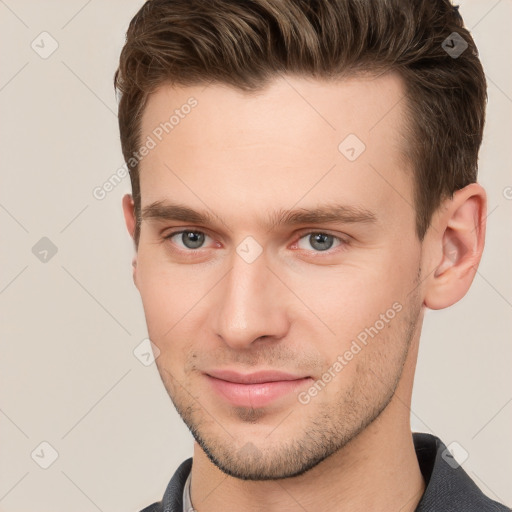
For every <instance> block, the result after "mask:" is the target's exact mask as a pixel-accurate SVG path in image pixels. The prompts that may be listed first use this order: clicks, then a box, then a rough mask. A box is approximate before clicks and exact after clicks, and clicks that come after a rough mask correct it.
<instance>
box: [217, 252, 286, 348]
mask: <svg viewBox="0 0 512 512" xmlns="http://www.w3.org/2000/svg"><path fill="white" fill-rule="evenodd" d="M212 313H213V315H214V318H213V328H214V329H215V333H216V334H217V336H219V337H220V338H221V339H222V340H223V341H224V343H226V344H227V345H229V346H230V347H231V348H233V349H239V350H243V349H245V348H249V347H250V346H251V344H252V343H253V342H255V341H256V340H259V339H261V338H265V339H267V340H278V339H280V338H282V337H284V336H285V335H286V333H287V332H288V329H289V318H288V315H287V307H286V296H285V294H284V290H283V285H282V283H280V282H279V280H278V279H276V277H275V276H274V275H273V273H272V272H271V271H270V270H269V269H268V268H267V263H266V260H265V258H264V257H263V255H262V256H260V257H259V258H258V259H257V260H256V261H253V262H252V263H247V262H246V261H244V260H243V259H242V258H240V257H239V256H238V255H236V254H235V255H234V258H233V266H232V268H231V271H230V272H229V273H228V274H227V275H226V276H225V278H224V279H223V280H222V282H221V283H219V286H218V287H216V296H215V306H214V308H213V310H212Z"/></svg>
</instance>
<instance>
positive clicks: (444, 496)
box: [141, 433, 511, 512]
mask: <svg viewBox="0 0 512 512" xmlns="http://www.w3.org/2000/svg"><path fill="white" fill-rule="evenodd" d="M413 440H414V447H415V449H416V456H417V457H418V463H419V466H420V469H421V472H422V474H423V478H424V479H425V483H426V489H425V492H424V494H423V496H422V498H421V500H420V502H419V503H418V506H417V507H416V512H506V511H509V512H510V510H511V509H510V508H508V507H505V506H504V505H501V504H499V503H498V502H496V501H493V500H491V499H490V498H488V497H487V496H485V494H483V492H482V491H481V490H480V489H479V488H478V487H477V485H476V484H475V483H474V482H473V480H471V478H470V477H469V475H468V474H467V473H466V472H465V471H464V470H463V469H462V467H460V466H459V465H458V464H457V463H456V462H455V460H454V459H453V457H452V456H451V454H450V452H449V451H448V450H447V448H446V446H445V445H444V444H443V442H442V441H441V440H440V439H439V438H438V437H435V436H433V435H431V434H420V433H414V434H413ZM191 468H192V459H191V458H190V459H187V460H186V461H185V462H183V463H182V464H181V466H180V467H179V468H178V469H177V470H176V472H175V473H174V476H173V477H172V478H171V481H170V482H169V485H168V486H167V489H166V491H165V494H164V497H163V499H162V501H159V502H157V503H153V505H150V506H149V507H146V508H145V509H144V510H142V511H141V512H183V511H184V508H183V507H184V502H183V497H184V490H185V483H186V481H187V478H188V476H189V474H190V469H191Z"/></svg>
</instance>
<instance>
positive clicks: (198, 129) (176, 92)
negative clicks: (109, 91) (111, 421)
mask: <svg viewBox="0 0 512 512" xmlns="http://www.w3.org/2000/svg"><path fill="white" fill-rule="evenodd" d="M191 96H193V97H194V98H196V99H197V102H198V104H197V106H196V107H195V108H194V109H193V110H192V111H191V112H190V114H188V115H187V116H185V117H184V119H182V120H180V123H179V124H178V125H176V126H175V127H174V129H173V130H172V131H171V132H170V133H169V134H168V135H167V136H166V137H164V138H163V139H162V141H161V142H159V143H158V144H157V145H156V147H155V148H154V149H152V150H151V151H150V152H149V154H148V155H147V156H146V157H145V158H144V159H143V160H142V161H141V163H140V171H141V172H140V181H141V197H142V210H143V211H145V212H146V214H143V220H142V224H141V234H140V240H139V244H138V247H137V250H136V256H135V258H134V261H133V277H134V282H135V284H136V286H137V288H138V290H139V292H140V294H141V298H142V302H143V307H144V312H145V316H146V322H147V326H148V332H149V336H150V338H151V340H152V342H153V343H154V344H155V345H156V346H157V347H158V349H159V351H160V355H159V356H158V357H157V359H156V363H157V367H158V370H159V372H160V375H161V378H162V381H163V383H164V385H165V388H166V389H167V391H168V393H169V396H170V397H171V399H172V401H173V403H174V404H175V406H176V408H177V410H178V412H179V413H180V414H181V416H182V418H183V419H184V421H185V422H186V424H187V425H188V427H189V428H190V429H191V431H192V432H193V434H194V437H195V439H196V442H195V443H194V458H193V461H194V462H193V466H192V482H191V498H192V503H193V505H194V507H195V509H196V510H198V511H199V512H204V511H209V512H215V511H226V510H228V511H234V510H250V511H278V510H279V511H292V510H293V511H295V510H314V509H315V508H316V507H318V504H320V503H321V506H322V509H323V510H324V511H325V512H328V511H334V510H338V511H339V510H351V511H368V510H400V511H402V512H406V511H413V510H414V509H415V508H416V505H417V503H418V501H419V499H420V497H421V495H422V493H423V492H424V489H425V483H424V481H423V478H422V475H421V472H420V470H419V466H418V462H417V458H416V455H415V451H414V445H413V442H412V435H411V429H410V423H409V417H410V402H411V394H412V386H413V378H414V370H415V365H416V359H417V353H418V343H419V338H420V331H421V325H422V321H423V315H424V311H425V308H430V309H441V308H445V307H448V306H450V305H451V304H453V303H455V302H457V301H458V300H460V299H461V298H462V297H463V296H464V295H465V293H466V292H467V290H468V289H469V287H470V285H471V282H472V280H473V277H474V275H475V273H476V269H477V266H478V263H479V261H480V258H481V253H482V250H483V245H484V236H485V212H486V195H485V192H484V190H483V189H482V187H481V186H480V185H478V184H471V185H469V186H467V187H465V188H464V189H462V190H459V191H457V192H456V193H455V194H454V196H453V198H449V199H446V200H444V201H443V203H442V205H441V207H440V208H439V209H438V210H437V211H436V212H435V214H434V217H433V219H432V224H431V227H430V228H429V230H428V232H427V234H426V236H425V238H424V240H423V241H422V242H420V241H419V239H418V237H417V235H416V231H415V211H414V208H413V206H412V205H413V204H414V201H413V179H414V174H413V169H412V165H411V164H410V163H409V162H407V160H406V159H405V158H404V157H403V154H404V149H405V147H406V144H407V137H406V135H407V133H406V129H405V126H406V123H405V121H406V119H405V113H404V105H403V103H404V102H403V101H400V99H401V98H403V96H404V86H403V83H402V81H401V79H400V78H399V77H398V76H397V75H395V74H386V75H381V76H379V77H374V76H373V77H372V76H359V77H352V78H345V79H343V80H338V82H325V81H318V80H313V79H306V78H299V77H289V76H287V77H284V76H281V77H278V78H276V79H275V80H274V81H273V82H272V83H270V84H269V85H268V86H267V87H266V88H265V89H264V90H262V91H260V92H259V93H258V94H246V93H243V92H241V91H238V90H235V89H232V88H229V87H227V86H221V85H218V84H213V85H209V86H207V87H205V86H187V87H171V86H168V85H166V86H163V87H161V88H160V89H158V90H157V91H156V92H154V93H153V94H152V95H151V96H150V99H149V101H148V104H147V107H146V110H145V112H144V115H143V119H142V136H141V140H145V139H146V137H147V136H148V135H151V133H152V130H154V128H155V127H156V126H158V125H159V123H161V122H163V121H164V120H166V119H168V118H169V115H170V113H172V112H173V111H174V110H175V109H176V108H180V106H181V105H183V104H184V103H186V102H187V99H188V98H190V97H191ZM350 133H352V134H356V135H357V137H358V138H359V139H360V140H362V141H363V142H364V144H365V145H366V149H365V151H364V152H363V153H362V154H361V155H360V156H359V157H358V158H357V159H356V160H355V161H349V160H348V159H347V158H345V156H344V155H343V154H342V153H341V152H340V151H339V150H338V145H339V144H340V142H341V141H342V140H343V139H344V138H345V137H346V136H347V135H348V134H350ZM159 201H160V202H169V203H175V204H179V205H181V206H186V207H188V208H191V209H193V210H196V211H201V212H206V213H209V214H210V216H211V217H212V219H211V221H209V222H207V223H202V222H201V223H198V222H194V221H191V220H187V219H184V220H176V219H171V218H162V217H158V216H156V217H155V215H150V212H153V213H154V212H155V209H154V208H153V209H150V208H149V207H150V206H151V205H154V204H155V203H156V202H159ZM333 204H342V205H345V206H349V207H351V208H353V209H354V208H359V209H364V210H367V211H370V212H372V214H373V216H374V220H373V221H371V222H370V221H366V222H350V219H344V220H335V221H333V220H330V221H328V222H327V221H324V220H322V219H321V218H318V217H317V218H316V222H313V220H315V219H310V221H308V222H306V223H301V224H298V225H289V224H286V223H283V224H277V225H276V223H275V222H274V223H271V222H270V219H274V220H276V218H277V214H276V212H279V211H288V210H296V209H304V210H310V209H313V208H318V207H325V206H326V205H333ZM123 209H124V215H125V219H126V225H127V228H128V231H129V233H130V234H131V235H132V236H133V233H134V227H135V217H134V211H133V201H132V198H131V196H129V195H127V196H125V197H124V199H123ZM159 213H162V211H160V212H159ZM352 220H354V219H352ZM180 229H181V230H184V229H188V230H191V231H196V232H197V231H200V232H202V233H204V234H205V235H207V236H205V237H204V243H203V245H202V246H201V247H200V248H196V249H194V248H192V249H190V248H187V246H185V245H184V243H183V239H182V236H181V235H180V234H178V235H175V236H173V237H172V238H168V239H166V238H165V237H166V236H168V235H170V234H172V233H175V232H178V231H179V230H180ZM311 233H326V234H327V235H333V236H334V238H329V237H327V238H324V239H323V240H324V246H320V247H321V248H322V247H325V245H329V243H332V247H331V248H327V250H319V249H318V248H319V245H318V244H315V239H314V238H313V239H312V237H310V234H311ZM248 236H251V237H252V238H253V239H254V240H255V241H256V242H257V243H258V244H259V246H260V247H261V249H262V252H261V254H260V255H259V256H258V257H257V258H256V259H255V260H254V261H253V262H251V263H248V262H247V261H246V260H245V259H244V258H242V257H241V256H240V255H239V254H238V253H237V247H238V246H239V244H241V243H242V242H243V241H244V240H245V239H246V237H248ZM196 240H197V238H196ZM325 242H327V243H325ZM185 243H187V241H186V240H185ZM200 243H201V238H199V244H200ZM242 247H244V246H243V245H242ZM245 247H246V248H247V246H245ZM393 304H399V305H400V306H401V309H400V311H399V312H397V313H396V315H394V317H393V319H391V320H389V321H388V322H386V323H385V326H384V328H382V329H380V330H379V331H378V334H377V335H376V336H375V337H374V338H372V339H370V341H369V342H368V343H367V345H365V346H364V347H363V348H362V349H361V350H360V352H358V353H357V354H356V355H354V356H353V358H352V359H351V360H350V361H348V363H347V364H346V365H345V366H344V367H343V369H342V370H341V371H339V372H338V373H336V374H335V377H333V378H332V379H331V380H330V381H329V382H328V383H327V385H325V387H323V388H322V390H321V391H320V392H318V393H317V394H316V396H313V397H310V401H309V402H308V403H307V404H303V403H301V402H300V401H299V400H298V393H299V392H301V391H302V392H304V391H306V392H307V391H308V389H309V388H310V387H311V384H312V383H313V382H314V381H317V380H318V379H322V375H324V373H325V372H326V371H327V370H328V369H329V368H331V370H332V366H333V363H335V361H336V360H337V357H338V356H339V355H340V354H344V353H345V352H346V351H347V350H348V349H350V347H351V343H352V341H353V340H355V339H356V337H357V335H358V334H359V333H361V331H364V329H365V328H369V327H370V326H374V325H376V321H377V320H379V318H381V316H380V315H382V314H386V312H387V311H388V310H389V309H390V308H391V307H392V305H393ZM214 369H233V370H236V371H238V372H240V373H245V374H246V373H251V372H254V371H256V370H268V369H272V370H281V371H286V372H289V373H293V374H295V375H300V376H307V377H311V381H309V382H308V383H306V384H304V385H303V386H302V387H301V388H300V389H299V390H297V391H295V392H292V393H289V394H287V395H285V396H284V397H281V398H279V399H277V400H275V401H273V402H271V403H270V404H269V405H266V406H265V407H249V406H248V407H235V406H234V405H231V404H230V403H229V402H227V401H226V400H225V399H224V398H222V396H220V395H219V394H218V393H216V392H215V391H214V390H213V389H212V387H211V386H210V385H209V380H208V378H207V377H206V376H205V373H207V372H208V371H211V370H214Z"/></svg>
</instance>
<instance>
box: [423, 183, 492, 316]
mask: <svg viewBox="0 0 512 512" xmlns="http://www.w3.org/2000/svg"><path fill="white" fill-rule="evenodd" d="M486 212H487V196H486V193H485V190H484V189H483V188H482V187H481V186H480V185H479V184H478V183H471V184H470V185H468V186H467V187H464V188H463V189H460V190H458V191H456V192H455V193H454V195H453V198H452V199H447V200H446V201H445V202H443V205H442V206H441V207H440V208H439V210H438V214H437V215H435V216H434V220H433V223H432V225H431V227H430V228H429V231H430V232H431V233H430V235H431V236H430V237H429V241H428V243H429V244H432V246H431V247H430V248H429V251H428V252H429V253H430V254H432V258H431V262H430V268H429V270H430V269H432V271H431V272H430V274H429V277H428V278H427V283H426V287H425V299H424V303H425V306H426V307H428V308H430V309H443V308H447V307H449V306H451V305H452V304H455V303H456V302H458V301H459V300H460V299H462V297H464V295H466V293H467V291H468V290H469V287H470V286H471V283H472V282H473V278H474V277H475V274H476V271H477V269H478V265H479V263H480V259H481V258H482V251H483V249H484V242H485V222H486Z"/></svg>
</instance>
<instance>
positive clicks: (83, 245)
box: [0, 0, 512, 512]
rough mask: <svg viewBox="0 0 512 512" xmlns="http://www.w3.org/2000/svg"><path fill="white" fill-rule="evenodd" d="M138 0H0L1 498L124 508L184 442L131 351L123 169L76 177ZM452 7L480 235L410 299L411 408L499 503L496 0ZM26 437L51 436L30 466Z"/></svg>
mask: <svg viewBox="0 0 512 512" xmlns="http://www.w3.org/2000/svg"><path fill="white" fill-rule="evenodd" d="M140 5H142V1H141V0H130V1H126V0H109V1H108V2H107V1H100V0H92V1H91V0H89V1H85V0H68V1H64V0H51V1H50V0H48V1H45V2H36V1H28V0H5V1H4V0H0V20H1V21H0V45H1V48H2V64H1V66H0V119H1V124H0V130H1V132H0V134H1V146H0V155H1V162H2V165H1V187H0V223H1V225H0V233H1V240H2V243H1V251H0V253H1V260H0V307H1V315H2V321H1V355H0V436H1V437H0V443H1V444H0V511H1V512H6V511H9V512H20V511H28V510H35V511H38V512H44V511H52V512H59V511H73V512H89V511H96V510H100V511H103V512H110V511H112V512H115V511H119V512H120V511H129V510H133V511H137V510H139V509H140V508H142V507H143V506H145V505H148V504H149V503H152V502H153V501H156V500H157V499H160V497H161V496H162V494H163V491H164V489H165V486H166V485H167V482H168V480H169V478H170V477H171V475H172V473H173V472H174V470H175V469H176V467H177V465H178V464H179V463H180V462H181V461H182V460H184V459H185V458H186V457H188V456H190V455H191V453H192V437H191V436H190V434H189V433H188V431H187V430H186V428H185V427H184V425H183V424H182V422H181V420H180V419H179V417H178V416H177V414H176V412H175V411H174V408H173V406H172V404H171V402H170V400H169V399H168V397H167V395H166V393H165V391H164V389H163V386H162V385H161V383H160V378H159V376H158V374H157V370H156V367H155V366H154V364H153V365H150V366H147V367H146V366H144V365H143V364H142V363H141V362H140V361H139V360H138V359H137V358H136V357H134V354H133V350H134V349H135V347H137V345H139V343H140V342H141V340H143V339H144V338H145V337H146V327H145V322H144V316H143V312H142V307H141V304H140V300H139V297H138V294H137V292H136V289H135V287H134V286H133V284H132V280H131V268H130V262H131V254H132V245H131V243H130V240H129V238H128V235H127V233H126V230H125V227H124V225H123V219H122V214H121V197H122V195H123V194H124V193H126V192H127V191H129V180H128V178H126V179H125V180H124V181H123V182H122V183H121V184H120V185H118V186H117V187H116V188H115V189H114V190H113V191H112V192H110V193H109V194H108V195H107V197H106V198H105V199H103V200H101V201H100V200H97V199H95V198H94V197H93V194H92V191H93V189H94V187H96V186H100V185H101V184H102V183H104V182H105V181H106V180H107V179H108V178H109V177H110V176H111V175H112V174H114V173H115V172H116V170H117V169H118V168H119V167H121V165H122V163H123V161H122V156H121V151H120V145H119V137H118V128H117V118H116V99H115V95H114V91H113V87H112V79H113V74H114V71H115V68H116V64H117V60H118V56H119V51H120V49H121V46H122V44H123V42H124V34H125V31H126V28H127V26H128V22H129V20H130V19H131V17H132V16H133V14H134V13H135V12H136V11H137V10H138V8H139V7H140ZM461 13H462V14H463V16H464V18H465V20H466V24H467V26H468V27H470V28H472V32H473V35H474V37H475V39H476V42H477V44H478V47H479V49H480V52H481V57H482V60H483V63H484V67H485V69H486V73H487V77H488V80H489V109H488V124H487V128H486V135H485V144H484V147H483V149H482V152H481V163H480V181H481V183H482V184H483V185H484V186H485V187H486V188H487V190H488V193H489V217H488V238H487V248H486V252H485V256H484V259H483V262H482V265H481V267H480V270H479V272H478V275H477V276H476V278H475V282H474V284H473V287H472V289H471V291H470V293H469V294H468V295H467V296H466V297H465V298H464V300H463V301H461V302H460V303H459V304H457V305H456V306H454V307H452V308H450V309H449V310H445V311H438V312H433V311H429V312H428V313H427V317H426V322H425V326H424V333H423V337H422V344H421V350H420V362H419V368H418V372H417V378H416V387H415V393H414V399H413V406H412V414H411V422H412V426H413V429H415V430H421V431H430V432H433V433H435V434H436V435H438V436H440V437H441V438H442V439H443V440H444V441H445V442H446V443H451V442H452V441H457V442H458V443H459V444H460V445H461V446H463V447H464V449H465V450H467V452H468V453H469V457H468V458H467V460H466V461H465V462H464V464H463V466H464V468H465V469H466V471H468V472H469V474H470V475H471V476H472V477H473V478H474V480H475V481H476V482H477V484H478V485H479V486H481V487H482V489H484V491H485V492H486V493H487V494H489V495H490V496H491V497H494V498H495V499H499V500H502V501H504V502H505V503H507V504H508V505H512V486H511V485H510V475H511V474H512V440H511V436H510V432H511V431H512V430H511V427H512V386H511V385H510V381H511V379H510V374H511V371H510V367H511V354H512V346H511V343H510V341H511V333H512V325H511V324H512V322H511V318H512V315H511V311H512V310H511V308H512V280H511V273H512V269H511V265H510V262H511V261H512V254H511V252H512V251H511V249H512V237H511V233H512V230H511V228H512V226H511V224H512V216H511V211H512V199H511V198H512V188H511V187H512V175H511V172H510V162H511V156H512V155H511V148H512V144H511V142H510V141H511V135H512V126H511V124H512V123H511V119H512V76H511V68H510V59H511V53H512V52H511V48H510V46H511V30H510V20H511V19H512V0H500V1H496V0H493V1H488V0H485V1H484V0H465V1H463V2H461ZM43 31H46V32H48V33H49V34H50V35H51V36H47V35H44V36H39V34H41V32H43ZM50 37H51V38H53V39H54V40H55V41H57V43H58V48H57V50H56V51H55V52H54V53H53V54H52V55H50V56H49V57H48V58H46V59H43V58H42V57H41V56H40V54H41V53H42V52H48V51H49V50H51V48H52V46H51V45H52V40H51V39H50ZM41 39H43V42H41ZM32 41H35V42H34V46H35V48H36V49H37V51H38V52H39V53H37V52H36V51H35V50H34V49H32V47H31V44H32ZM53 44H55V43H53ZM42 237H48V238H49V239H50V240H51V241H52V243H53V244H54V245H55V246H56V247H57V249H58V252H57V253H56V254H55V255H54V256H53V257H50V256H51V253H48V256H47V259H48V261H47V262H46V263H44V262H42V261H40V260H39V259H38V257H36V255H34V254H33V252H32V247H33V246H34V245H35V244H36V243H37V242H38V241H39V240H40V239H41V238H42ZM43 249H44V248H43ZM40 250H42V249H40ZM36 252H37V251H36ZM39 256H40V257H42V255H41V254H40V255H39ZM44 441H45V442H47V443H49V444H50V445H51V446H52V447H53V449H54V450H56V451H57V452H58V458H57V459H56V460H55V462H54V463H53V464H52V465H51V466H50V467H49V468H48V469H42V468H41V467H40V465H41V464H43V465H44V464H48V463H49V462H51V455H52V449H51V448H49V447H48V446H45V445H43V446H40V443H41V442H44ZM34 450H35V451H34ZM33 452H34V455H33V456H31V454H32V453H33Z"/></svg>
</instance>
